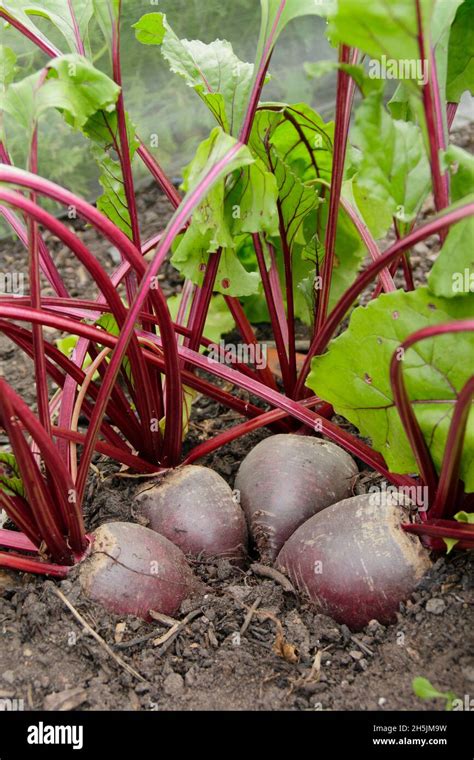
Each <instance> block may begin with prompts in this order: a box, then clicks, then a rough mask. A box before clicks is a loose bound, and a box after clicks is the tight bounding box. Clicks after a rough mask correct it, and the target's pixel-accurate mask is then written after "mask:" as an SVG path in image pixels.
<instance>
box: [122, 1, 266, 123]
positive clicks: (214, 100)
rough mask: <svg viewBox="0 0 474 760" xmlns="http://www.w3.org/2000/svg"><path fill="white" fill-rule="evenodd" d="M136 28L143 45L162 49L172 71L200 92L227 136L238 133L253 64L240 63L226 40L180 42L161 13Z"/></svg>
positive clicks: (146, 16)
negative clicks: (157, 46)
mask: <svg viewBox="0 0 474 760" xmlns="http://www.w3.org/2000/svg"><path fill="white" fill-rule="evenodd" d="M134 28H135V32H136V36H137V39H138V40H139V41H140V42H142V43H143V44H145V45H161V52H162V54H163V57H164V58H165V60H166V61H167V62H168V64H169V67H170V69H171V71H173V72H174V73H176V74H178V75H179V76H180V77H182V78H183V79H184V81H185V82H186V84H187V85H188V86H189V87H192V88H193V89H194V90H195V91H196V92H197V94H198V95H199V96H200V98H201V99H202V100H203V101H204V102H205V103H206V105H207V107H208V108H209V109H210V111H211V112H212V114H213V115H214V117H215V119H216V120H217V122H218V124H219V125H220V126H221V127H222V129H223V130H224V131H225V132H229V133H230V134H234V133H236V131H237V129H238V127H239V126H240V123H241V121H242V118H243V114H244V110H245V107H246V105H247V101H248V99H249V96H250V89H251V84H252V79H253V71H254V67H253V64H251V63H244V62H243V61H241V60H240V59H239V58H238V57H237V56H236V55H235V53H234V51H233V49H232V45H231V44H230V42H227V41H226V40H214V42H211V43H209V44H205V43H204V42H201V41H200V40H186V39H182V40H180V39H179V38H178V37H177V35H176V34H175V33H174V31H173V30H172V28H171V27H170V25H169V24H168V22H167V20H166V16H164V14H162V13H147V14H146V15H145V16H142V18H141V19H140V20H139V21H138V22H137V23H136V24H134Z"/></svg>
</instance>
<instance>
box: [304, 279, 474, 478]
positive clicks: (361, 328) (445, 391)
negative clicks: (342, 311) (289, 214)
mask: <svg viewBox="0 0 474 760" xmlns="http://www.w3.org/2000/svg"><path fill="white" fill-rule="evenodd" d="M473 311H474V295H470V296H465V297H463V298H452V299H441V298H437V297H435V296H434V295H433V294H432V293H430V291H429V290H428V288H419V289H418V290H417V291H414V292H410V293H405V292H403V291H397V292H395V293H390V294H386V295H382V296H380V297H379V298H377V299H375V300H373V301H371V302H370V303H369V305H368V306H366V307H359V308H356V309H355V310H354V312H353V314H352V316H351V320H350V324H349V327H348V329H347V330H346V331H345V332H344V333H343V334H342V335H341V336H340V337H338V338H336V339H335V340H333V341H332V343H331V344H330V346H329V350H328V352H327V353H326V354H324V355H323V356H319V357H316V358H314V359H313V363H312V371H311V374H310V376H309V377H308V381H307V385H308V386H309V387H310V388H311V389H312V390H313V391H314V392H315V393H317V394H318V395H319V396H321V398H323V399H324V400H325V401H328V402H330V403H331V404H332V405H333V406H334V408H335V410H336V412H337V413H338V414H341V415H343V416H344V417H346V419H348V420H349V421H350V422H352V423H353V424H354V425H355V426H356V427H357V428H358V429H359V431H360V432H361V434H362V435H363V436H366V437H368V438H370V439H371V440H372V445H373V447H374V448H375V449H376V451H379V452H380V453H381V454H382V455H383V456H384V458H385V460H386V462H387V464H388V466H389V468H390V469H391V470H392V472H398V473H412V472H416V469H417V468H416V463H415V459H414V455H413V453H412V451H411V448H410V445H409V442H408V439H407V437H406V435H405V432H404V430H403V427H402V424H401V422H400V418H399V415H398V412H397V409H396V406H395V403H394V400H393V393H392V388H391V384H390V374H389V372H390V361H391V359H392V356H393V354H394V352H395V351H396V349H397V348H398V347H399V345H400V343H401V342H402V341H403V340H405V339H406V338H407V337H408V336H409V335H411V334H412V333H413V332H415V331H416V330H419V329H421V328H423V327H427V326H429V325H437V324H441V323H443V322H449V321H451V320H455V319H467V318H469V317H471V316H472V313H473ZM473 355H474V335H473V334H472V333H468V332H466V333H460V334H457V335H455V336H453V335H443V336H438V337H436V338H433V339H431V340H425V341H422V342H421V343H418V344H417V345H416V346H414V347H413V348H412V349H410V350H408V351H407V352H406V354H405V357H404V360H403V377H404V379H405V385H406V388H407V393H408V396H409V398H410V399H411V401H412V403H413V409H414V411H415V414H416V417H417V419H418V422H419V424H420V426H421V430H422V432H423V434H424V437H425V440H426V442H427V444H428V446H429V448H430V452H431V455H432V457H433V461H434V463H435V466H436V467H437V468H438V470H439V469H440V467H441V463H442V459H443V454H444V450H445V445H446V438H447V435H448V430H449V424H450V421H451V417H452V413H453V409H454V404H455V401H456V398H457V394H458V393H459V392H460V391H461V389H462V388H463V386H464V384H465V383H466V382H467V380H468V379H469V378H470V376H471V374H472V356H473ZM461 477H462V478H463V480H464V481H465V484H466V489H467V490H468V491H474V413H471V415H470V417H469V420H468V424H467V429H466V436H465V445H464V451H463V458H462V463H461Z"/></svg>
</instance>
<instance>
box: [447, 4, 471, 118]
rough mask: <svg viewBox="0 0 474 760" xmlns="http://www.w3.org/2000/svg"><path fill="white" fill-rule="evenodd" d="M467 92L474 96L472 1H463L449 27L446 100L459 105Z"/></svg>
mask: <svg viewBox="0 0 474 760" xmlns="http://www.w3.org/2000/svg"><path fill="white" fill-rule="evenodd" d="M466 90H468V91H469V92H470V93H471V95H474V0H464V2H463V4H462V5H461V6H460V7H459V8H458V12H457V13H456V18H455V19H454V23H453V26H452V27H451V34H450V37H449V48H448V73H447V82H446V98H447V100H448V101H450V102H452V103H459V101H460V99H461V96H462V94H463V93H464V92H466Z"/></svg>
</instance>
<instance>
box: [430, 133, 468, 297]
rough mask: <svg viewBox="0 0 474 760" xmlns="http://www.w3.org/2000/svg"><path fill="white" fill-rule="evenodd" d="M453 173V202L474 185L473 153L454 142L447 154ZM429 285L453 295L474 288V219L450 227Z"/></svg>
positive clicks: (465, 195) (465, 197)
mask: <svg viewBox="0 0 474 760" xmlns="http://www.w3.org/2000/svg"><path fill="white" fill-rule="evenodd" d="M444 161H445V164H446V165H447V166H448V167H449V169H450V173H451V198H452V200H453V201H454V202H456V201H459V202H461V201H463V202H464V203H465V202H466V201H467V200H468V199H469V198H471V199H472V198H474V196H472V195H471V196H469V195H468V194H469V193H470V192H471V191H472V189H473V188H474V157H473V156H471V154H470V153H467V152H466V151H465V150H463V149H462V148H458V147H457V146H454V145H451V146H450V147H449V148H448V150H447V151H446V152H445V154H444ZM428 285H429V287H430V289H431V290H432V291H433V293H435V294H436V295H437V296H443V297H445V298H454V297H455V296H459V295H462V294H467V293H473V292H474V219H473V218H472V217H469V218H468V219H463V220H462V221H460V222H459V223H458V224H456V225H454V226H453V227H451V228H450V230H449V232H448V234H447V236H446V239H445V241H444V244H443V247H442V249H441V251H440V253H439V256H438V258H437V259H436V261H435V263H434V265H433V268H432V270H431V272H430V274H429V277H428Z"/></svg>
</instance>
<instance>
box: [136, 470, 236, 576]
mask: <svg viewBox="0 0 474 760" xmlns="http://www.w3.org/2000/svg"><path fill="white" fill-rule="evenodd" d="M136 499H137V502H138V509H137V516H138V517H139V518H141V519H144V520H146V523H147V525H148V527H149V528H151V529H152V530H154V531H157V533H161V535H163V536H166V538H168V539H169V540H170V541H172V542H173V543H174V544H176V546H179V547H180V549H182V551H183V552H184V553H185V554H189V555H192V556H193V557H197V556H201V557H202V558H226V559H228V560H230V561H233V562H236V563H240V562H241V561H242V560H243V559H244V558H245V556H246V554H247V542H248V534H247V524H246V522H245V516H244V513H243V512H242V509H241V508H240V506H239V504H237V503H236V502H235V500H234V498H233V495H232V491H231V489H230V487H229V486H228V485H227V483H226V482H225V480H223V478H221V477H220V475H218V474H217V472H214V470H211V469H209V468H207V467H200V466H198V465H186V466H184V467H178V468H177V469H176V470H171V471H170V472H168V473H167V474H166V475H165V476H164V477H163V479H162V480H161V481H160V482H159V483H158V484H157V485H153V486H152V487H151V488H146V489H144V490H142V491H141V492H140V493H139V494H138V496H137V497H136Z"/></svg>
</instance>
